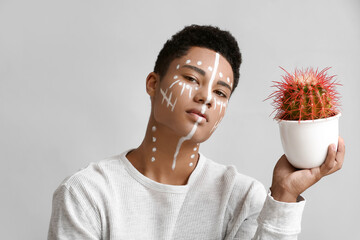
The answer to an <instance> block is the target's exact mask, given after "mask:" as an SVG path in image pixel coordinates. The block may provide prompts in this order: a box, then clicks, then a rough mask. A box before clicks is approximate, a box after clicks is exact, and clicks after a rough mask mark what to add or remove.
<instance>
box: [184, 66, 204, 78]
mask: <svg viewBox="0 0 360 240" xmlns="http://www.w3.org/2000/svg"><path fill="white" fill-rule="evenodd" d="M182 67H186V68H190V69H192V70H194V71H196V72H198V73H199V74H201V75H203V76H205V71H204V70H202V69H201V68H198V67H195V66H192V65H184V66H182Z"/></svg>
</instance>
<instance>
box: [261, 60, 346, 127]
mask: <svg viewBox="0 0 360 240" xmlns="http://www.w3.org/2000/svg"><path fill="white" fill-rule="evenodd" d="M280 68H281V69H282V70H284V71H285V73H286V74H285V75H284V76H282V78H283V79H282V81H274V83H275V85H273V86H272V87H275V88H277V90H276V91H275V92H273V93H272V94H271V95H270V96H269V97H268V98H267V99H270V98H272V99H273V103H272V105H273V106H274V108H275V110H274V111H273V113H274V112H276V115H275V117H274V119H276V120H298V121H299V122H300V121H301V120H314V119H319V118H327V117H331V116H334V115H336V114H337V113H339V110H338V107H339V93H338V92H337V91H336V89H335V87H336V86H337V85H341V84H339V83H337V82H336V81H335V80H333V78H334V77H335V76H328V75H327V70H329V69H330V68H324V69H323V70H321V71H320V72H319V71H318V70H317V69H316V70H314V69H313V68H307V69H305V70H299V69H295V72H294V74H290V73H288V72H287V71H286V70H285V69H283V68H282V67H280ZM267 99H266V100H267ZM273 113H272V114H273Z"/></svg>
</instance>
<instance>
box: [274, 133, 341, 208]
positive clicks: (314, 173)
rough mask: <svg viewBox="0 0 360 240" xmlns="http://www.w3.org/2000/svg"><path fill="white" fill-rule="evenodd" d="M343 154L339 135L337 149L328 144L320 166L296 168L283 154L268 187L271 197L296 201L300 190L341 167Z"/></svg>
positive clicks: (302, 190)
mask: <svg viewBox="0 0 360 240" xmlns="http://www.w3.org/2000/svg"><path fill="white" fill-rule="evenodd" d="M344 155H345V144H344V139H342V138H341V137H339V142H338V149H335V144H331V145H330V146H329V148H328V154H327V156H326V159H325V162H324V163H323V164H322V165H321V166H320V167H316V168H312V169H305V170H298V169H296V168H294V167H293V166H292V165H291V164H290V163H289V162H288V160H287V158H286V156H285V155H282V156H281V158H280V159H279V161H278V162H277V164H276V166H275V168H274V174H273V182H272V186H271V188H270V190H271V195H272V197H273V198H274V199H275V200H277V201H282V202H296V199H297V197H298V196H299V195H300V194H301V193H302V192H304V191H305V190H306V189H308V188H309V187H310V186H312V185H313V184H315V183H316V182H318V181H319V180H320V179H321V178H322V177H324V176H326V175H329V174H332V173H334V172H336V171H338V170H339V169H341V167H342V164H343V162H344Z"/></svg>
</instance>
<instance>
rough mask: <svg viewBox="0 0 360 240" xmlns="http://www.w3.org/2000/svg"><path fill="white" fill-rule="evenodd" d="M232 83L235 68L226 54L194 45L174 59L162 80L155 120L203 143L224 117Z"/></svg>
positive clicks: (155, 100)
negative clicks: (228, 60) (181, 55)
mask: <svg viewBox="0 0 360 240" xmlns="http://www.w3.org/2000/svg"><path fill="white" fill-rule="evenodd" d="M232 86H233V72H232V68H231V66H230V64H229V63H228V62H227V60H226V59H225V58H224V57H222V56H221V55H220V54H218V53H216V52H214V51H212V50H209V49H206V48H200V47H192V48H190V50H189V51H188V53H187V54H186V55H185V56H183V57H181V58H178V59H175V60H173V61H172V62H171V64H170V65H169V68H168V70H167V73H166V75H165V76H164V77H163V78H162V79H161V81H160V84H159V86H158V88H157V89H156V94H155V97H154V99H153V110H154V112H153V113H154V118H155V121H156V122H157V124H161V125H163V126H165V127H167V128H169V129H171V130H172V131H174V132H175V133H177V134H178V135H180V136H189V137H190V138H189V139H192V140H193V141H194V142H203V141H205V140H206V139H208V138H209V137H210V136H211V134H212V133H213V131H214V130H215V129H216V127H217V125H218V124H219V123H220V121H221V119H222V118H223V117H224V114H225V111H226V108H227V105H228V101H229V98H230V95H231V90H232Z"/></svg>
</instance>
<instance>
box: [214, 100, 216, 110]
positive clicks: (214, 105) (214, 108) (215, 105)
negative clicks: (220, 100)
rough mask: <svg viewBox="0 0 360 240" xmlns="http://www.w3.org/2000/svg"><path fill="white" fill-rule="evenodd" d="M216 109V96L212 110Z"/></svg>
mask: <svg viewBox="0 0 360 240" xmlns="http://www.w3.org/2000/svg"><path fill="white" fill-rule="evenodd" d="M215 109H216V98H214V110H215Z"/></svg>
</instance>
